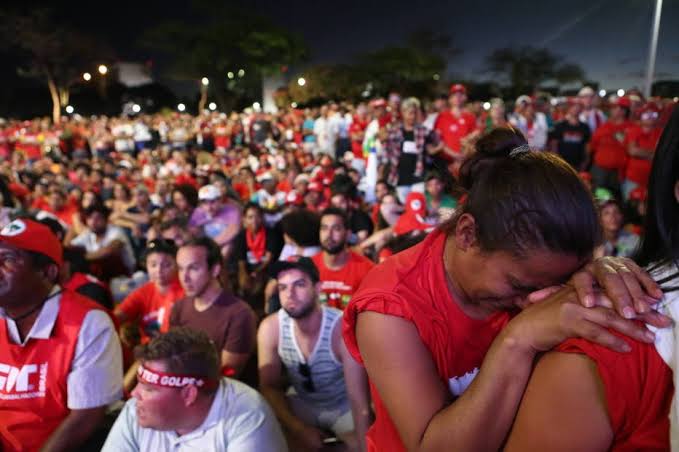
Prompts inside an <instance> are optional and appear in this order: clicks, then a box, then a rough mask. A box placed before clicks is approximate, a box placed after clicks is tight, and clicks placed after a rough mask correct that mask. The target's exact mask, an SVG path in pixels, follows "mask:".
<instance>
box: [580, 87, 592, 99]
mask: <svg viewBox="0 0 679 452" xmlns="http://www.w3.org/2000/svg"><path fill="white" fill-rule="evenodd" d="M593 95H594V90H593V89H592V88H591V87H589V86H583V87H582V88H580V91H578V97H586V96H593Z"/></svg>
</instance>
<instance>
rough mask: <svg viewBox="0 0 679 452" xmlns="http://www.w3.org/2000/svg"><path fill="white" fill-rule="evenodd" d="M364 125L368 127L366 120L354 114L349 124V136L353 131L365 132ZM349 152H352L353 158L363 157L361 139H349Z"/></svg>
mask: <svg viewBox="0 0 679 452" xmlns="http://www.w3.org/2000/svg"><path fill="white" fill-rule="evenodd" d="M366 127H368V122H367V121H361V120H360V119H359V118H358V116H354V120H353V122H352V123H351V125H350V126H349V136H350V137H351V136H352V135H353V134H355V133H360V132H365V129H366ZM351 152H352V153H353V154H354V158H357V159H364V158H365V156H364V155H363V140H362V139H360V140H354V139H353V138H352V140H351Z"/></svg>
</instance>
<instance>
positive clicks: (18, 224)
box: [0, 220, 26, 237]
mask: <svg viewBox="0 0 679 452" xmlns="http://www.w3.org/2000/svg"><path fill="white" fill-rule="evenodd" d="M25 230H26V223H24V222H23V221H21V220H14V221H12V222H11V223H9V224H7V225H6V226H5V227H4V228H2V231H0V235H4V236H5V237H13V236H15V235H19V234H21V233H22V232H24V231H25Z"/></svg>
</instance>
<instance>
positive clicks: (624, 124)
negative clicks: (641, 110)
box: [589, 97, 632, 193]
mask: <svg viewBox="0 0 679 452" xmlns="http://www.w3.org/2000/svg"><path fill="white" fill-rule="evenodd" d="M631 106H632V103H631V102H630V100H629V98H627V97H618V98H616V99H615V100H614V101H613V102H612V105H611V110H610V117H609V118H608V121H606V122H605V123H603V124H602V125H601V126H599V128H597V129H596V132H594V136H592V141H590V143H589V147H590V152H591V155H592V156H591V159H592V170H591V171H592V183H593V184H594V186H596V187H605V188H608V189H609V190H612V191H613V192H614V193H619V192H620V175H621V174H622V171H624V169H625V164H626V163H627V146H626V141H625V138H626V136H627V133H628V131H629V129H630V127H632V123H631V122H630V120H629V117H630V111H631Z"/></svg>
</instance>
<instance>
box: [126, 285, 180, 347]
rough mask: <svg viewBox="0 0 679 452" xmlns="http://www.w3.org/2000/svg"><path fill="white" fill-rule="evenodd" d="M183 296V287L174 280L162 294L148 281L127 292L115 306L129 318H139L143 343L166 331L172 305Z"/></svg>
mask: <svg viewBox="0 0 679 452" xmlns="http://www.w3.org/2000/svg"><path fill="white" fill-rule="evenodd" d="M182 298H184V289H182V287H181V285H180V284H179V280H175V281H174V282H173V283H172V284H171V285H170V287H169V289H168V291H167V292H165V293H164V294H162V293H160V291H158V287H157V286H156V285H155V283H153V282H148V283H146V284H144V285H143V286H141V287H140V288H138V289H137V290H135V291H134V292H132V293H131V294H129V295H128V296H127V297H126V298H125V299H124V300H123V302H122V303H120V305H119V306H118V307H117V308H116V310H117V311H120V312H122V313H124V314H125V316H126V317H127V318H128V319H130V320H139V332H140V334H141V343H142V344H145V343H147V342H148V341H150V340H151V339H152V338H153V337H154V336H156V335H158V333H163V332H165V331H167V327H168V325H169V321H170V312H172V306H173V305H174V303H175V302H176V301H177V300H180V299H182Z"/></svg>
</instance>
